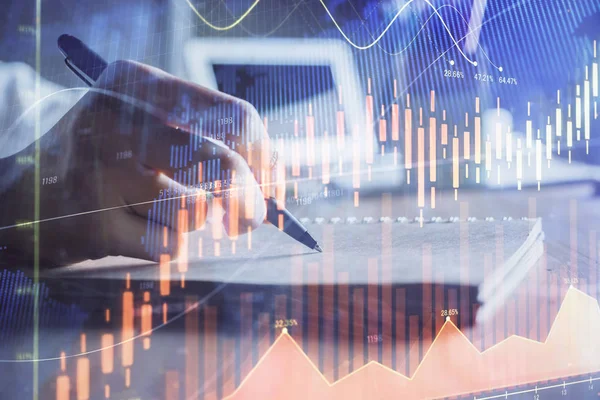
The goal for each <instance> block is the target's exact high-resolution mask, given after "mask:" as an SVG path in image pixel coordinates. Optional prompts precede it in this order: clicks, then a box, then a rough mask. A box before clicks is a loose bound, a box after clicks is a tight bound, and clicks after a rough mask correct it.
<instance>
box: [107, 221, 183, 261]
mask: <svg viewBox="0 0 600 400" xmlns="http://www.w3.org/2000/svg"><path fill="white" fill-rule="evenodd" d="M149 228H150V227H149V224H148V220H147V219H145V218H142V217H140V216H139V215H136V214H132V213H130V212H127V211H123V212H122V213H121V215H119V217H118V218H114V219H113V222H112V223H111V231H112V236H111V241H112V243H111V246H110V254H111V255H114V256H125V257H134V258H141V259H144V260H151V261H157V262H158V261H160V257H161V255H168V256H169V258H170V259H173V258H176V256H177V254H178V249H179V235H178V234H177V232H176V231H175V230H173V229H171V228H168V227H166V226H163V227H161V228H159V229H155V230H151V229H149Z"/></svg>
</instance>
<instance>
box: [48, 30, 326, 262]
mask: <svg viewBox="0 0 600 400" xmlns="http://www.w3.org/2000/svg"><path fill="white" fill-rule="evenodd" d="M58 48H59V50H60V52H61V53H62V54H63V56H64V57H65V64H66V65H67V67H69V69H70V70H71V71H73V73H74V74H75V75H77V76H78V77H79V78H80V79H81V80H82V81H84V82H85V83H86V84H87V85H88V86H92V85H93V84H94V82H95V81H96V80H97V79H98V78H99V77H100V74H102V71H104V69H106V67H107V65H108V63H107V62H106V61H105V60H104V59H103V58H102V57H100V56H99V55H98V54H96V53H95V52H94V51H92V50H91V49H90V48H89V47H87V46H86V45H85V44H84V43H83V42H82V41H81V40H79V39H77V38H76V37H75V36H71V35H67V34H63V35H60V37H59V38H58ZM265 203H266V206H267V221H269V222H270V223H271V224H273V225H275V226H276V227H278V228H279V229H280V230H282V231H283V232H284V233H286V234H288V235H289V236H290V237H291V238H293V239H295V240H297V241H298V242H300V243H302V244H303V245H305V246H306V247H308V248H310V249H312V250H316V251H318V252H322V251H323V250H322V249H321V247H320V246H319V244H318V243H317V241H316V240H315V239H314V238H313V237H312V236H311V235H310V234H309V233H308V230H307V229H306V228H305V227H304V226H303V225H302V224H301V223H300V221H298V220H297V219H296V218H295V217H294V216H293V215H292V213H290V212H289V211H288V210H286V209H285V208H282V209H280V208H279V207H278V204H277V200H276V199H275V198H273V197H269V198H266V199H265ZM281 225H283V226H281Z"/></svg>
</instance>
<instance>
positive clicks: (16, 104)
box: [0, 62, 87, 158]
mask: <svg viewBox="0 0 600 400" xmlns="http://www.w3.org/2000/svg"><path fill="white" fill-rule="evenodd" d="M36 76H37V75H36V72H35V71H34V70H33V68H31V67H30V66H29V65H27V64H25V63H2V62H0V104H2V105H3V106H2V107H0V158H4V157H8V156H10V155H12V154H15V153H17V152H19V151H20V150H22V149H24V148H25V147H27V146H28V145H30V144H31V143H33V141H34V140H35V135H36V131H35V122H36V116H37V115H38V110H39V118H40V125H39V127H40V130H39V133H38V134H39V135H40V136H41V135H43V134H44V133H46V132H47V131H48V130H49V129H50V128H52V126H54V125H55V124H56V122H58V120H59V119H60V118H61V117H62V116H63V115H65V113H66V112H67V111H68V110H69V109H70V108H71V107H73V105H74V104H75V103H76V102H77V100H79V99H80V98H81V96H83V94H85V92H86V91H87V88H83V87H82V88H74V89H65V88H63V87H61V86H59V85H56V84H54V83H52V82H50V81H48V80H46V79H43V78H41V77H40V78H39V85H40V96H39V100H37V101H36V93H35V89H36ZM82 86H83V84H82Z"/></svg>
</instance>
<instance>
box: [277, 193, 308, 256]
mask: <svg viewBox="0 0 600 400" xmlns="http://www.w3.org/2000/svg"><path fill="white" fill-rule="evenodd" d="M266 203H267V221H269V222H270V223H271V224H273V225H275V226H276V227H277V228H279V229H280V230H282V231H283V232H284V233H286V234H288V235H289V236H290V237H292V238H294V239H296V240H297V241H298V242H300V243H302V244H304V245H306V246H308V247H310V248H314V246H315V245H316V244H317V242H316V241H315V240H314V239H313V238H312V237H311V236H310V234H309V233H308V231H307V229H306V228H305V227H304V226H303V225H302V224H301V223H300V221H298V220H297V219H296V217H294V216H293V215H292V214H291V213H290V212H289V211H288V210H286V209H282V210H280V209H279V208H278V207H277V201H276V200H275V199H274V198H272V197H270V198H268V199H267V201H266Z"/></svg>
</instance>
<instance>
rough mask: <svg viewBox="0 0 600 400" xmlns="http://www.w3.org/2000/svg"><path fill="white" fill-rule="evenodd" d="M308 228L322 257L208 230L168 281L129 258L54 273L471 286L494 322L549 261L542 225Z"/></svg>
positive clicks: (380, 223)
mask: <svg viewBox="0 0 600 400" xmlns="http://www.w3.org/2000/svg"><path fill="white" fill-rule="evenodd" d="M303 223H304V224H305V225H306V227H307V228H308V230H309V232H310V233H311V234H312V235H313V236H314V237H315V238H316V239H317V240H318V241H319V244H320V245H321V247H322V248H323V250H324V251H323V253H318V252H315V251H313V250H310V249H308V248H306V247H304V246H302V245H300V244H299V243H297V242H295V241H294V240H293V239H291V238H290V237H288V236H287V235H285V234H284V233H282V232H279V231H278V229H277V228H276V227H274V226H272V225H264V226H262V227H260V228H259V229H257V230H255V231H254V232H252V234H251V236H250V237H248V236H246V235H244V236H240V237H238V238H237V239H235V240H232V239H229V238H225V239H222V240H219V241H218V246H216V245H215V243H217V242H216V241H215V240H214V239H213V238H212V236H211V235H212V233H211V232H212V230H211V229H210V226H207V228H205V229H204V230H201V231H196V232H192V233H190V234H189V235H188V242H189V243H190V247H189V255H188V261H187V263H181V262H180V261H179V260H175V261H172V262H171V263H170V264H169V265H168V266H163V270H162V275H161V270H160V266H159V265H158V264H154V263H148V262H147V261H142V260H135V259H128V258H124V257H106V258H104V259H101V260H94V261H86V262H83V263H80V264H77V265H73V266H70V267H66V268H61V269H58V270H56V271H54V272H53V273H54V274H59V275H60V274H63V275H67V276H73V275H74V276H77V275H81V276H85V277H86V278H109V279H123V278H124V274H125V271H126V272H127V273H129V274H130V277H131V279H132V280H159V279H161V276H162V278H163V279H165V278H166V277H170V278H171V280H172V281H174V282H177V281H180V280H181V276H182V274H183V275H185V279H186V280H188V281H189V280H193V281H212V282H224V283H240V284H257V285H300V284H305V285H320V284H338V283H348V284H415V283H423V282H430V283H443V284H452V285H455V284H456V285H468V286H477V287H478V288H479V291H478V292H479V295H478V300H479V302H480V303H483V304H484V305H485V306H484V307H483V308H482V310H480V313H478V314H479V315H481V317H480V318H484V317H486V316H487V314H488V313H489V312H491V311H489V312H488V311H487V309H486V307H488V308H489V309H490V310H493V309H495V307H496V306H497V304H501V303H502V302H503V301H504V300H505V298H506V297H507V296H509V295H510V293H511V292H512V291H513V290H514V289H515V288H516V286H517V285H518V284H519V282H521V281H522V280H523V278H524V277H525V276H526V275H527V272H528V271H529V269H530V268H531V267H532V266H533V265H534V264H535V263H536V262H537V261H538V259H539V258H540V257H541V255H542V252H543V240H544V233H543V230H542V221H541V219H533V220H531V219H510V218H508V219H506V218H505V219H503V220H493V219H486V220H476V219H473V218H471V219H469V220H468V221H458V220H457V219H449V220H443V219H439V218H436V219H432V220H431V221H428V222H427V223H423V224H421V223H419V222H418V221H415V220H408V219H406V218H398V219H390V218H380V219H377V220H374V219H371V218H364V219H361V220H356V219H353V218H348V219H345V220H341V219H338V218H333V219H329V220H325V219H323V218H316V219H312V220H303ZM200 244H201V248H202V250H201V252H200V251H199V246H200ZM217 247H218V249H217ZM234 248H235V250H234ZM216 252H218V255H217V253H216ZM200 253H201V256H199V254H200ZM486 260H487V261H486ZM500 287H501V288H502V290H498V288H500ZM478 318H479V317H478Z"/></svg>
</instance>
